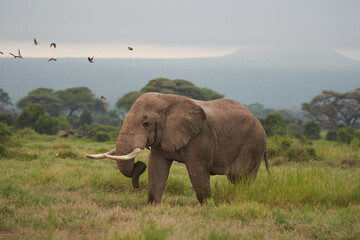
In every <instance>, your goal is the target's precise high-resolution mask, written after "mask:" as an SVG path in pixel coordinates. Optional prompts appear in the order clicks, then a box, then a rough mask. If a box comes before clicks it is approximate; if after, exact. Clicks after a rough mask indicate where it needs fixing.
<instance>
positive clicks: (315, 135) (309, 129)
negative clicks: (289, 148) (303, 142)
mask: <svg viewBox="0 0 360 240" xmlns="http://www.w3.org/2000/svg"><path fill="white" fill-rule="evenodd" d="M304 135H305V136H306V137H307V138H308V139H312V140H315V139H320V123H319V122H317V121H315V120H309V121H307V122H306V123H304Z"/></svg>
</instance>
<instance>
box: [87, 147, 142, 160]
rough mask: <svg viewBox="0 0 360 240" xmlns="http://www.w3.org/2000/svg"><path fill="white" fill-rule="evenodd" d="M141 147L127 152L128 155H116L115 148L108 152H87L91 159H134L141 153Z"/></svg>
mask: <svg viewBox="0 0 360 240" xmlns="http://www.w3.org/2000/svg"><path fill="white" fill-rule="evenodd" d="M141 150H142V149H141V148H135V149H134V150H133V151H132V152H131V153H129V154H127V155H120V156H116V155H115V148H114V149H113V150H111V151H109V152H106V153H101V154H86V157H87V158H91V159H104V158H109V159H113V160H130V159H133V158H134V157H136V156H137V155H139V153H140V152H141Z"/></svg>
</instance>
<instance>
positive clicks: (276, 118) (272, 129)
mask: <svg viewBox="0 0 360 240" xmlns="http://www.w3.org/2000/svg"><path fill="white" fill-rule="evenodd" d="M261 124H262V125H263V126H264V129H265V132H266V134H267V135H268V136H273V135H281V136H283V135H285V134H286V133H287V127H286V123H285V120H284V119H283V117H282V116H281V115H280V114H279V113H277V112H274V113H270V114H269V115H267V117H266V118H265V119H263V120H261Z"/></svg>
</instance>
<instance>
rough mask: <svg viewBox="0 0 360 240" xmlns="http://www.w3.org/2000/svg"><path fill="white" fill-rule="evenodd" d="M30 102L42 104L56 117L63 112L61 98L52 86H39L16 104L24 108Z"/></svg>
mask: <svg viewBox="0 0 360 240" xmlns="http://www.w3.org/2000/svg"><path fill="white" fill-rule="evenodd" d="M30 103H38V104H40V105H42V106H43V107H44V108H45V110H46V112H48V113H49V114H50V115H51V116H55V117H57V116H59V115H60V114H61V112H62V111H63V107H64V106H63V103H62V101H61V99H60V98H59V97H57V96H56V95H55V93H54V90H53V89H51V88H37V89H35V90H33V91H31V92H29V93H28V95H27V96H26V97H23V98H22V99H20V100H19V101H18V102H17V103H16V106H17V107H18V108H21V109H22V108H24V107H26V106H27V105H28V104H30Z"/></svg>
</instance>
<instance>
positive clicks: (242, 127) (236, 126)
mask: <svg viewBox="0 0 360 240" xmlns="http://www.w3.org/2000/svg"><path fill="white" fill-rule="evenodd" d="M198 104H199V105H200V106H201V107H202V108H203V109H204V111H205V113H206V118H207V122H208V123H209V124H210V125H211V126H212V128H213V130H214V131H215V132H216V133H217V135H218V137H220V138H223V137H224V138H226V137H230V138H236V140H238V142H241V140H243V139H244V138H246V136H249V135H257V136H258V137H261V138H262V137H266V135H265V131H264V129H263V127H262V125H261V123H260V122H259V120H258V119H257V118H256V117H255V116H254V115H253V114H252V113H251V112H250V111H249V110H248V109H247V108H246V107H244V106H243V105H242V104H240V103H239V102H237V101H234V100H230V99H218V100H213V101H207V102H203V101H198ZM234 140H235V139H234Z"/></svg>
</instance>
